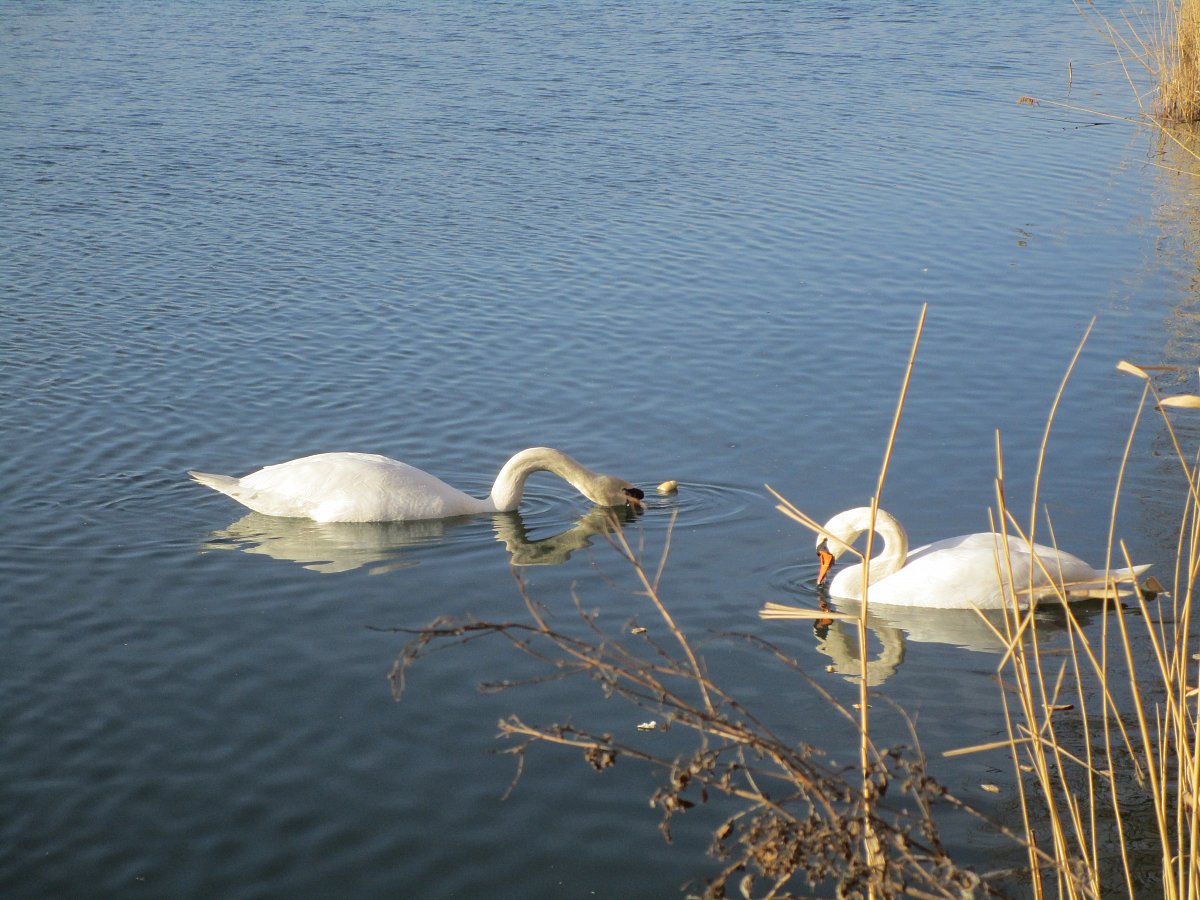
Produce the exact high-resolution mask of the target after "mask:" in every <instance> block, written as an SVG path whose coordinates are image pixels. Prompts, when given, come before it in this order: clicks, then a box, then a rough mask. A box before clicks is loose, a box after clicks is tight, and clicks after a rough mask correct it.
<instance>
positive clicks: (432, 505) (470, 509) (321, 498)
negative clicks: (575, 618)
mask: <svg viewBox="0 0 1200 900" xmlns="http://www.w3.org/2000/svg"><path fill="white" fill-rule="evenodd" d="M539 471H548V472H553V473H554V474H555V475H557V476H559V477H560V478H562V479H564V480H566V481H569V482H570V483H571V484H572V485H574V486H575V488H576V489H577V490H578V491H579V492H580V493H581V494H583V495H584V496H585V497H587V498H588V499H589V500H591V501H592V502H593V503H598V504H600V505H601V506H625V505H633V506H641V505H642V502H641V501H642V498H643V496H644V495H643V493H642V491H641V490H639V489H638V488H636V487H634V486H633V485H632V484H630V483H629V482H628V481H625V480H623V479H620V478H616V477H614V476H612V475H601V474H600V473H598V472H593V471H591V470H590V469H586V468H584V467H583V466H581V465H580V464H579V463H577V462H576V461H575V460H573V459H572V458H571V457H569V456H567V454H565V453H563V452H562V451H560V450H552V449H550V448H549V447H531V448H530V449H528V450H522V451H521V452H520V453H518V454H517V455H516V456H514V457H513V458H512V459H510V460H509V461H508V462H506V463H505V464H504V467H503V468H502V469H501V470H500V474H499V475H497V476H496V482H495V484H493V485H492V492H491V495H490V496H488V497H487V498H485V499H482V500H480V499H477V498H475V497H472V496H470V495H469V494H464V493H463V492H462V491H460V490H458V489H457V488H453V487H451V486H450V485H448V484H446V482H444V481H442V480H441V479H440V478H435V477H434V476H433V475H430V474H429V473H428V472H422V471H421V470H420V469H417V468H414V467H412V466H410V465H408V464H407V463H402V462H400V461H398V460H395V459H389V458H388V457H386V456H378V455H376V454H374V453H318V454H317V455H316V456H305V457H302V458H301V459H293V460H291V461H290V462H285V463H279V465H275V466H267V467H266V468H263V469H259V470H258V471H257V472H253V473H251V474H249V475H246V476H244V477H242V478H231V477H230V476H228V475H209V474H207V473H205V472H188V474H189V475H191V476H192V478H194V479H195V480H196V481H198V482H200V484H203V485H207V486H208V487H210V488H212V489H213V490H215V491H220V492H221V493H222V494H227V495H229V496H230V497H232V498H233V499H234V500H236V501H237V502H238V503H241V504H242V505H243V506H248V507H250V509H252V510H254V511H255V512H260V513H264V514H266V515H268V516H288V517H293V518H308V519H314V520H315V521H317V522H403V521H411V520H414V519H445V518H448V517H450V516H466V515H473V514H475V513H487V512H508V511H510V510H514V509H516V508H517V505H518V504H519V503H520V502H521V495H522V494H523V493H524V492H525V480H526V479H527V478H528V477H529V476H530V475H531V474H533V473H534V472H539Z"/></svg>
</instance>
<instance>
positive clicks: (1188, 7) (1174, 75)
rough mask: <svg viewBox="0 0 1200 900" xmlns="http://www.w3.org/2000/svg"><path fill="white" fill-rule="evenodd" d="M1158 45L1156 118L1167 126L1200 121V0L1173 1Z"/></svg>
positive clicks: (1168, 9) (1167, 5)
mask: <svg viewBox="0 0 1200 900" xmlns="http://www.w3.org/2000/svg"><path fill="white" fill-rule="evenodd" d="M1163 26H1164V27H1163V35H1164V39H1163V40H1161V41H1159V42H1158V43H1157V46H1156V51H1157V53H1156V56H1155V59H1156V67H1157V70H1158V100H1157V115H1158V117H1159V119H1160V120H1162V121H1164V122H1168V123H1183V122H1195V121H1198V120H1200V0H1173V2H1168V3H1167V4H1166V7H1165V11H1164V14H1163Z"/></svg>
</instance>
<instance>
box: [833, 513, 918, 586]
mask: <svg viewBox="0 0 1200 900" xmlns="http://www.w3.org/2000/svg"><path fill="white" fill-rule="evenodd" d="M872 529H874V531H875V532H876V534H878V535H879V536H880V537H881V538H882V539H883V541H884V544H885V549H884V552H883V553H881V554H880V555H879V557H877V559H876V561H875V565H874V567H873V568H872V570H871V583H872V584H873V583H874V582H876V581H878V580H879V579H880V578H884V577H886V576H887V575H888V574H890V573H891V572H894V571H895V570H896V569H898V568H900V566H902V565H904V558H905V556H906V555H907V554H908V535H906V534H905V533H904V529H903V528H901V527H900V523H899V522H897V521H896V518H895V517H894V516H892V515H891V514H890V513H888V512H886V511H885V510H882V509H879V508H876V509H875V511H874V513H872V511H871V507H869V506H859V507H856V508H854V509H848V510H846V511H845V512H842V513H838V514H837V515H836V516H834V517H833V518H832V519H830V520H829V521H828V522H826V523H825V524H824V525H822V526H821V533H820V534H819V535H818V536H817V559H818V560H819V562H820V568H819V569H818V570H817V586H818V587H819V586H820V585H822V584H824V583H825V578H826V577H827V576H828V575H829V570H830V569H831V568H833V564H834V562H835V561H836V560H837V558H838V557H839V556H841V555H842V554H843V553H845V552H846V551H847V550H849V551H851V552H853V553H855V554H857V555H859V556H861V555H862V554H861V553H858V551H857V550H854V546H853V545H854V542H855V540H857V539H858V537H859V536H860V535H862V534H864V533H866V532H868V531H870V530H872ZM847 571H849V570H847Z"/></svg>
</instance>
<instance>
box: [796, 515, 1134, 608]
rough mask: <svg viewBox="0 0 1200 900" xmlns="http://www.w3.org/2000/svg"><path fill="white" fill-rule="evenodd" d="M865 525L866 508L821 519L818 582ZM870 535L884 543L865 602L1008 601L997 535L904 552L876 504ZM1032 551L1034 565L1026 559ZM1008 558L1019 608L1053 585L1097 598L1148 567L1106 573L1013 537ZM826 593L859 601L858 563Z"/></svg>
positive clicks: (900, 532) (901, 539) (892, 523)
mask: <svg viewBox="0 0 1200 900" xmlns="http://www.w3.org/2000/svg"><path fill="white" fill-rule="evenodd" d="M870 528H871V510H870V508H869V507H866V506H860V507H858V508H856V509H850V510H847V511H846V512H843V513H838V514H837V515H836V516H834V517H833V518H832V519H830V520H829V521H828V522H826V523H825V525H824V527H823V528H822V529H821V532H822V533H821V534H820V535H819V536H818V538H817V556H818V558H819V559H820V569H819V571H818V573H817V584H818V585H821V584H823V583H824V581H825V578H826V576H827V575H828V574H829V570H830V568H831V567H832V566H833V563H834V561H835V560H836V559H837V558H838V557H839V556H841V555H842V554H843V553H845V552H846V551H847V550H849V549H850V545H851V544H853V543H854V540H855V539H856V538H857V537H859V536H860V535H862V534H864V533H865V532H867V531H869V530H870ZM875 533H876V535H877V536H878V537H880V538H882V539H883V548H882V549H881V550H880V552H879V553H878V554H877V555H876V556H875V557H874V558H873V559H872V560H871V581H870V591H869V593H868V599H869V601H870V602H871V603H872V604H876V603H884V604H894V605H897V606H924V607H934V608H941V609H949V608H962V607H970V606H975V607H979V608H981V609H989V608H990V609H996V608H999V607H1003V606H1006V605H1007V604H1008V603H1010V602H1011V600H1012V588H1013V585H1012V584H1010V583H1009V572H1010V569H1009V564H1008V561H1007V560H1006V559H1005V555H1004V547H1003V544H1002V543H1001V540H1002V536H1001V535H999V534H996V533H994V532H990V531H989V532H981V533H979V534H964V535H960V536H958V537H953V538H947V539H946V540H944V541H937V542H936V543H933V544H926V545H925V546H924V547H918V548H917V549H916V550H913V551H912V552H911V553H910V552H909V549H908V535H907V534H905V532H904V528H903V527H901V525H900V523H899V522H898V521H897V520H896V518H895V517H894V516H892V515H890V514H888V513H887V512H885V511H884V510H882V509H879V510H876V513H875ZM1031 550H1032V552H1033V553H1032V555H1036V556H1037V558H1038V559H1039V560H1040V561H1041V563H1040V564H1039V563H1038V562H1036V561H1034V560H1033V558H1032V555H1031V553H1030V551H1031ZM1008 557H1009V559H1011V561H1012V568H1011V573H1012V578H1013V580H1014V582H1015V587H1016V592H1017V595H1018V603H1019V604H1020V605H1022V606H1025V605H1027V604H1028V602H1029V600H1030V599H1031V598H1032V599H1035V600H1036V599H1037V598H1038V597H1039V596H1043V595H1050V594H1053V593H1054V592H1055V588H1056V587H1062V588H1064V590H1065V591H1066V593H1067V595H1068V597H1072V598H1082V597H1087V596H1096V595H1097V593H1100V594H1101V595H1103V592H1104V591H1105V589H1106V585H1107V582H1108V581H1109V580H1110V579H1111V580H1113V581H1118V582H1130V581H1133V580H1135V578H1136V576H1138V575H1140V574H1141V573H1142V572H1144V571H1146V569H1148V568H1150V567H1149V566H1148V565H1145V566H1134V567H1133V568H1132V569H1125V570H1120V571H1113V572H1109V573H1106V572H1103V571H1101V570H1098V569H1095V568H1093V567H1092V566H1091V565H1089V564H1088V563H1086V562H1084V561H1083V560H1082V559H1080V558H1079V557H1077V556H1072V555H1071V554H1069V553H1063V552H1062V551H1061V550H1055V549H1054V548H1053V547H1045V546H1043V545H1041V544H1033V545H1032V547H1031V546H1030V545H1029V544H1027V543H1026V542H1024V541H1022V540H1019V539H1018V538H1016V537H1009V538H1008ZM1043 567H1044V568H1043ZM1047 573H1049V577H1047ZM829 595H830V596H831V597H843V598H846V599H850V600H861V599H862V563H858V564H856V565H853V566H850V567H848V568H847V569H845V570H844V571H841V572H839V573H838V574H837V576H836V577H835V578H834V579H833V581H832V582H831V583H830V584H829Z"/></svg>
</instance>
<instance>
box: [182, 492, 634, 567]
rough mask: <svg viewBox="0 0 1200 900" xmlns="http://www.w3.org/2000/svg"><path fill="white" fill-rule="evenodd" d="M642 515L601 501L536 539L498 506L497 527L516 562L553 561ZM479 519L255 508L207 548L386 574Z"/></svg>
mask: <svg viewBox="0 0 1200 900" xmlns="http://www.w3.org/2000/svg"><path fill="white" fill-rule="evenodd" d="M636 518H637V513H636V512H635V511H634V510H632V509H623V510H622V509H616V510H614V509H612V508H604V507H593V508H592V509H590V510H589V511H588V512H587V513H586V514H585V515H584V516H583V517H582V518H580V519H579V521H578V522H576V523H575V524H574V525H572V526H571V527H570V528H568V529H566V530H565V531H562V532H560V533H558V534H554V535H551V536H549V537H544V538H538V539H536V540H533V539H530V537H529V530H530V529H529V528H528V526H527V525H526V524H525V521H524V519H522V517H521V514H520V513H518V512H508V513H497V514H495V515H494V516H493V520H492V527H493V530H494V531H495V534H496V539H497V540H498V541H500V542H501V543H502V544H504V546H505V548H506V549H507V550H508V552H509V554H510V555H511V557H512V563H513V565H518V566H545V565H557V564H559V563H563V562H566V561H567V559H569V558H570V556H571V554H572V553H574V552H575V551H576V550H579V549H581V548H583V547H587V546H588V545H589V544H590V543H591V539H592V538H593V537H594V536H595V535H598V534H605V533H608V532H610V531H611V530H612V529H613V528H614V527H615V526H616V525H623V524H625V523H626V522H631V521H634V520H635V519H636ZM477 520H478V519H477V517H474V516H459V517H457V518H450V519H423V520H418V521H413V522H314V521H313V520H311V519H299V518H283V517H279V516H267V515H263V514H262V513H257V512H252V513H248V514H247V515H245V516H242V518H240V519H238V520H237V521H236V522H234V523H232V524H231V525H229V527H227V528H223V529H221V530H219V531H214V532H212V533H211V534H210V535H209V537H208V540H207V541H205V542H204V544H202V545H201V548H200V549H201V551H202V552H204V551H209V550H241V551H242V552H243V553H257V554H261V555H263V556H269V557H271V558H272V559H278V560H283V561H286V562H294V563H298V564H299V565H301V566H303V567H304V568H306V569H309V570H310V571H313V572H321V573H324V574H334V573H337V572H349V571H352V570H354V569H358V568H362V567H364V566H366V567H368V569H369V573H370V574H371V575H380V574H383V573H386V572H393V571H396V570H397V569H405V568H409V567H410V566H415V565H417V563H418V560H416V559H412V558H408V557H406V556H405V555H404V551H405V550H406V549H408V548H411V547H413V546H416V545H418V544H427V543H431V542H435V541H437V540H439V539H440V538H443V537H445V536H446V535H447V534H448V533H450V532H451V531H453V530H454V529H456V528H460V527H462V526H464V525H466V524H467V523H470V522H474V521H477Z"/></svg>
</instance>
